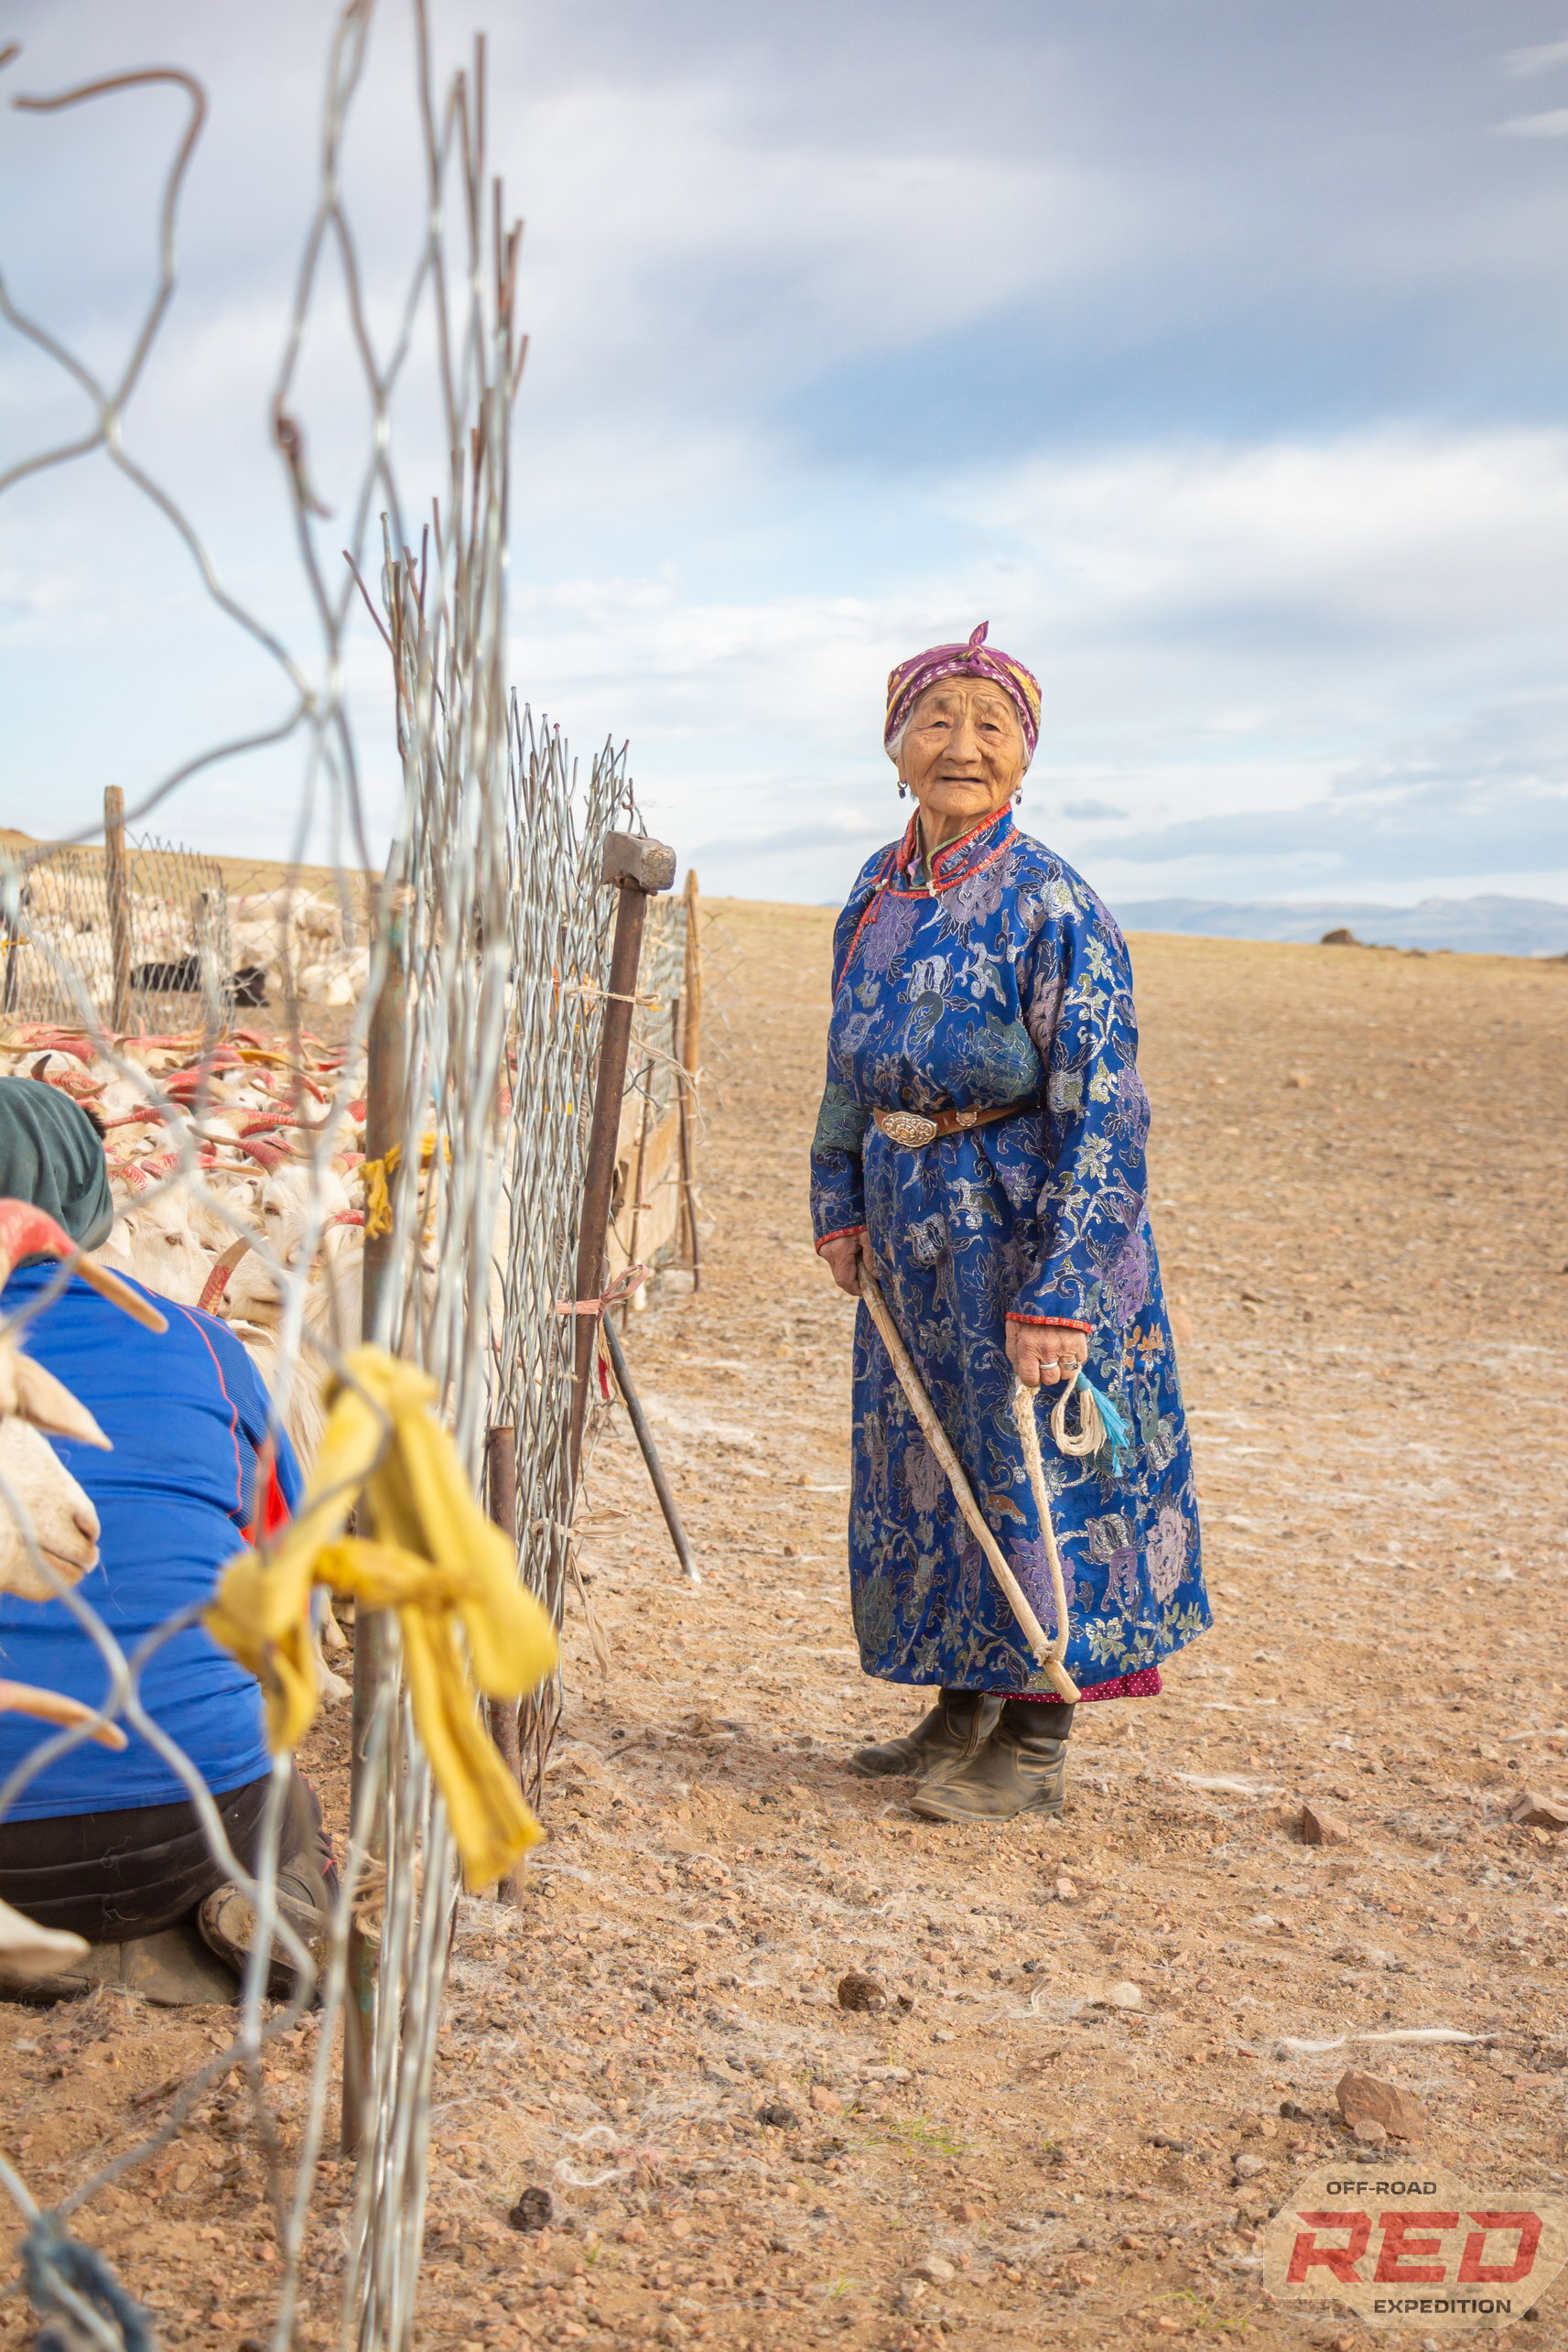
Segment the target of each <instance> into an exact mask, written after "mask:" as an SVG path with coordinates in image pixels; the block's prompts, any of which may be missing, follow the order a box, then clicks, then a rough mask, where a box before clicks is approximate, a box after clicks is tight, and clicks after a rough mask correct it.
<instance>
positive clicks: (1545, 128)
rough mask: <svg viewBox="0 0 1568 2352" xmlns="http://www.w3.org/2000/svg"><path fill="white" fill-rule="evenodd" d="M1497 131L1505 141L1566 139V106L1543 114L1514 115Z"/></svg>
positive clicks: (1567, 107) (1567, 116)
mask: <svg viewBox="0 0 1568 2352" xmlns="http://www.w3.org/2000/svg"><path fill="white" fill-rule="evenodd" d="M1498 130H1499V131H1500V132H1501V134H1502V135H1503V137H1504V138H1505V139H1568V106H1554V107H1552V110H1551V112H1550V113H1549V114H1515V115H1513V116H1512V117H1511V119H1510V120H1509V121H1508V122H1506V123H1499V124H1498Z"/></svg>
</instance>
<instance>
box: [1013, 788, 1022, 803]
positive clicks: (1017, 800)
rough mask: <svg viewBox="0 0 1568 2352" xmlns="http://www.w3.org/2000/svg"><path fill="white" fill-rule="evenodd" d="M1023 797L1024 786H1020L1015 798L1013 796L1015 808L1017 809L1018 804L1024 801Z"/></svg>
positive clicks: (1014, 795)
mask: <svg viewBox="0 0 1568 2352" xmlns="http://www.w3.org/2000/svg"><path fill="white" fill-rule="evenodd" d="M1022 797H1023V786H1022V785H1020V786H1019V787H1018V790H1017V791H1016V792H1015V793H1014V794H1013V796H1012V800H1013V806H1014V807H1017V806H1018V803H1019V802H1020V801H1021V800H1022Z"/></svg>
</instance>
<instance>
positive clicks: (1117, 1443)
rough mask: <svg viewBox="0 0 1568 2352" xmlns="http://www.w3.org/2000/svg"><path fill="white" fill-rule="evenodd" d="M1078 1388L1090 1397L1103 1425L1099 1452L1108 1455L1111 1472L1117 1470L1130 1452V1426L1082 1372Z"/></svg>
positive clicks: (1125, 1418)
mask: <svg viewBox="0 0 1568 2352" xmlns="http://www.w3.org/2000/svg"><path fill="white" fill-rule="evenodd" d="M1078 1387H1079V1389H1080V1390H1081V1391H1082V1393H1083V1394H1084V1395H1085V1396H1092V1397H1093V1399H1094V1401H1095V1403H1096V1404H1097V1405H1098V1407H1099V1417H1100V1419H1101V1421H1102V1422H1103V1423H1104V1424H1105V1445H1104V1446H1103V1447H1101V1448H1100V1451H1101V1452H1102V1453H1105V1452H1108V1453H1109V1455H1110V1467H1111V1469H1112V1471H1113V1472H1114V1471H1117V1470H1119V1469H1120V1468H1121V1466H1122V1464H1123V1462H1124V1461H1126V1460H1127V1458H1129V1456H1130V1454H1131V1452H1132V1428H1131V1425H1130V1422H1129V1421H1128V1420H1127V1417H1126V1415H1125V1414H1122V1413H1121V1412H1120V1411H1119V1408H1118V1407H1117V1406H1116V1405H1114V1404H1112V1403H1111V1401H1110V1399H1109V1397H1108V1396H1105V1395H1102V1393H1101V1392H1100V1391H1099V1390H1098V1388H1096V1386H1095V1384H1094V1382H1093V1381H1091V1380H1086V1379H1085V1377H1084V1375H1083V1373H1082V1372H1080V1373H1079V1374H1078Z"/></svg>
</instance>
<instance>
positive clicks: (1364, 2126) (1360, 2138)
mask: <svg viewBox="0 0 1568 2352" xmlns="http://www.w3.org/2000/svg"><path fill="white" fill-rule="evenodd" d="M1350 2130H1351V2133H1352V2136H1353V2137H1354V2138H1355V2140H1356V2141H1357V2143H1358V2144H1359V2145H1360V2146H1361V2147H1363V2148H1386V2147H1387V2146H1388V2142H1389V2135H1388V2133H1387V2131H1386V2130H1384V2129H1383V2126H1382V2125H1381V2124H1380V2123H1379V2121H1378V2119H1377V2118H1376V2117H1375V2116H1370V2115H1358V2116H1357V2118H1356V2120H1355V2122H1354V2123H1353V2124H1352V2125H1351V2127H1350Z"/></svg>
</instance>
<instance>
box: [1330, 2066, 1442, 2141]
mask: <svg viewBox="0 0 1568 2352" xmlns="http://www.w3.org/2000/svg"><path fill="white" fill-rule="evenodd" d="M1334 2096H1335V2097H1336V2099H1337V2100H1338V2102H1339V2112H1340V2114H1341V2115H1342V2116H1343V2117H1344V2118H1345V2120H1346V2123H1347V2124H1348V2125H1349V2126H1350V2129H1351V2130H1352V2131H1356V2132H1358V2131H1359V2126H1360V2123H1361V2121H1362V2120H1365V2121H1366V2122H1368V2123H1379V2124H1381V2125H1382V2127H1383V2130H1385V2131H1386V2132H1387V2134H1388V2136H1389V2138H1390V2140H1424V2139H1425V2137H1426V2134H1427V2129H1428V2126H1427V2117H1426V2109H1425V2108H1423V2107H1422V2103H1421V2101H1420V2099H1419V2098H1417V2097H1416V2096H1415V2093H1414V2092H1413V2091H1407V2090H1401V2089H1400V2086H1399V2084H1398V2083H1388V2082H1384V2081H1383V2080H1382V2079H1381V2077H1380V2076H1377V2075H1363V2074H1360V2073H1358V2072H1357V2070H1356V2069H1355V2068H1354V2067H1352V2068H1351V2069H1350V2071H1349V2072H1348V2073H1347V2074H1344V2075H1341V2076H1340V2077H1339V2080H1338V2082H1337V2083H1336V2085H1335V2086H1334Z"/></svg>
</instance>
